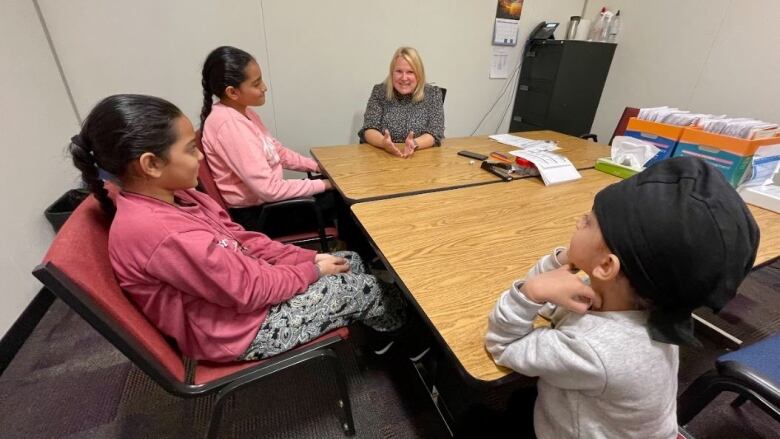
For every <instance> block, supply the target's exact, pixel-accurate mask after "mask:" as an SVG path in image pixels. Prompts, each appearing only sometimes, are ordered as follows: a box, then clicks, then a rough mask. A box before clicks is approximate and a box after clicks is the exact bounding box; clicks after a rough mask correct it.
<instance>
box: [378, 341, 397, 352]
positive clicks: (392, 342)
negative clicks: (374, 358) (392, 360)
mask: <svg viewBox="0 0 780 439" xmlns="http://www.w3.org/2000/svg"><path fill="white" fill-rule="evenodd" d="M393 344H395V341H389V342H387V344H386V345H384V346H381V347H380V348H379V349H374V354H375V355H384V354H386V353H387V351H389V350H390V348H391V347H393Z"/></svg>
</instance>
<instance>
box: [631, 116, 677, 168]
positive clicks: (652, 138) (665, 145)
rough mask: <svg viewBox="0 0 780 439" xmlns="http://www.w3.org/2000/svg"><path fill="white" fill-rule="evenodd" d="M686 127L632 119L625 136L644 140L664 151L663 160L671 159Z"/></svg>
mask: <svg viewBox="0 0 780 439" xmlns="http://www.w3.org/2000/svg"><path fill="white" fill-rule="evenodd" d="M683 129H684V127H681V126H677V125H669V124H665V123H658V122H651V121H649V120H642V119H637V118H636V117H632V118H631V119H629V120H628V125H626V132H625V134H623V135H624V136H629V137H633V138H635V139H640V140H644V141H646V142H650V143H652V144H653V145H655V147H656V148H658V149H660V150H662V151H664V154H663V156H661V158H662V159H665V158H669V157H671V156H672V154H673V153H674V150H675V148H676V147H677V141H678V140H679V139H680V136H681V135H682V132H683Z"/></svg>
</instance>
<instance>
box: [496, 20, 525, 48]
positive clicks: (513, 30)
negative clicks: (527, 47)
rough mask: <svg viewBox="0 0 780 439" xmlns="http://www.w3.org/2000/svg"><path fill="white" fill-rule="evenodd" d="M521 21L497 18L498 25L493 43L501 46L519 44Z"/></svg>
mask: <svg viewBox="0 0 780 439" xmlns="http://www.w3.org/2000/svg"><path fill="white" fill-rule="evenodd" d="M519 22H520V20H508V19H506V18H496V27H495V28H494V29H493V44H497V45H500V46H514V45H515V44H517V29H518V28H519V27H520V26H518V23H519Z"/></svg>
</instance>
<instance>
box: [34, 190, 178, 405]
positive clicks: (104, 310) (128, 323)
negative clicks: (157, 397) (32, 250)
mask: <svg viewBox="0 0 780 439" xmlns="http://www.w3.org/2000/svg"><path fill="white" fill-rule="evenodd" d="M110 225H111V221H110V219H109V218H107V216H106V215H105V214H104V213H103V211H102V209H101V208H100V205H99V203H98V201H97V199H95V197H94V196H93V195H90V196H89V197H87V198H86V199H85V200H84V201H83V202H82V203H81V204H80V205H79V207H78V208H76V210H75V211H74V212H73V214H71V216H70V218H68V220H67V221H66V222H65V224H64V225H63V227H62V229H60V231H59V233H58V234H57V236H56V237H55V238H54V242H52V244H51V246H50V247H49V251H48V252H47V254H46V256H45V257H44V261H43V263H42V264H41V265H39V266H38V267H37V268H36V269H35V271H33V274H34V275H35V277H37V278H38V279H39V280H40V281H41V282H43V284H44V285H45V286H46V288H47V289H49V290H50V291H51V292H52V293H54V294H55V295H57V296H58V297H59V298H60V299H62V300H63V301H64V302H65V303H67V304H68V305H69V306H70V307H71V308H73V309H74V310H75V311H76V312H77V313H78V314H80V315H81V316H82V317H83V318H84V319H85V320H86V321H87V322H89V323H90V324H91V325H92V326H93V327H94V328H95V329H96V330H97V331H98V332H100V333H101V334H102V335H103V336H104V337H105V338H106V339H108V340H109V341H110V342H111V343H112V344H113V345H114V346H115V347H116V348H118V349H119V350H120V351H121V352H122V353H123V354H124V355H126V356H127V357H128V358H129V359H130V360H131V361H133V362H134V363H135V364H136V365H137V366H138V367H139V368H140V369H141V370H143V371H144V372H145V373H147V374H148V375H149V376H151V377H152V378H153V379H154V380H155V381H157V382H158V383H159V384H160V385H161V386H162V387H163V388H165V389H166V390H168V391H169V392H171V393H174V394H180V395H181V394H186V393H187V392H185V391H183V389H185V388H187V387H188V385H187V384H186V382H185V379H186V378H185V377H186V368H185V365H184V362H183V360H182V357H181V355H180V354H179V353H178V352H177V351H176V350H175V349H174V348H173V346H171V344H170V343H169V342H168V341H167V340H166V339H165V338H164V337H163V335H162V333H160V331H158V330H157V328H155V327H154V326H153V325H152V324H151V323H150V322H149V320H147V319H146V317H145V316H144V315H143V314H141V312H140V311H139V310H138V308H136V306H135V305H134V304H133V303H132V302H131V301H130V300H129V299H128V297H127V296H126V295H125V294H124V293H123V292H122V290H121V288H120V287H119V283H118V282H117V280H116V277H115V276H114V271H113V269H112V268H111V263H110V260H109V257H108V230H109V227H110Z"/></svg>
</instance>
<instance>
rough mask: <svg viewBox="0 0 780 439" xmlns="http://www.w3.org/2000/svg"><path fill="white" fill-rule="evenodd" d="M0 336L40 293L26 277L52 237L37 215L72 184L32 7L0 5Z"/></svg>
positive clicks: (50, 65) (65, 132) (53, 70)
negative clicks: (0, 234)
mask: <svg viewBox="0 0 780 439" xmlns="http://www.w3.org/2000/svg"><path fill="white" fill-rule="evenodd" d="M0 32H2V38H0V59H2V60H3V61H2V63H0V84H3V98H2V100H0V114H2V115H3V116H2V117H0V145H2V160H0V187H1V188H2V206H3V214H2V216H1V217H0V230H2V231H3V237H4V238H3V245H2V246H0V282H1V283H2V285H3V288H2V295H0V336H2V335H3V334H5V333H6V331H7V330H8V329H9V328H10V326H11V325H12V324H13V323H14V321H15V320H16V319H17V318H18V317H19V314H20V313H21V312H22V310H23V309H24V308H25V307H26V306H27V304H28V303H30V300H32V298H33V296H34V295H35V293H37V292H38V290H39V289H40V288H41V287H40V284H39V283H38V281H36V280H35V279H34V278H33V277H32V275H31V274H30V272H31V271H32V269H33V268H34V267H35V265H37V264H38V263H39V262H40V261H41V258H42V257H43V255H44V253H45V251H46V248H47V247H48V245H49V242H50V240H51V237H52V236H53V232H52V230H51V227H50V226H49V224H48V223H47V222H46V220H45V219H44V217H43V209H44V208H45V207H46V206H47V205H48V204H50V203H51V202H53V201H54V200H55V199H56V198H57V197H58V196H59V195H61V194H62V192H63V188H67V187H72V186H73V185H74V182H75V174H76V173H75V172H74V171H73V166H72V165H71V164H70V163H69V162H68V161H67V157H66V155H65V153H64V152H65V146H66V145H67V142H68V140H69V139H70V136H72V135H73V134H75V133H76V131H77V129H78V123H77V121H76V117H75V115H74V113H73V111H72V109H71V107H70V104H69V102H68V98H67V95H66V92H65V88H64V87H63V85H62V82H61V80H60V75H59V74H58V72H57V66H56V64H55V63H54V59H53V58H52V54H51V51H50V50H49V47H48V45H47V42H46V37H45V35H44V33H43V30H42V28H41V26H40V24H39V20H38V17H37V15H36V13H35V8H34V5H33V3H32V2H31V1H29V0H5V1H3V3H2V6H0Z"/></svg>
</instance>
